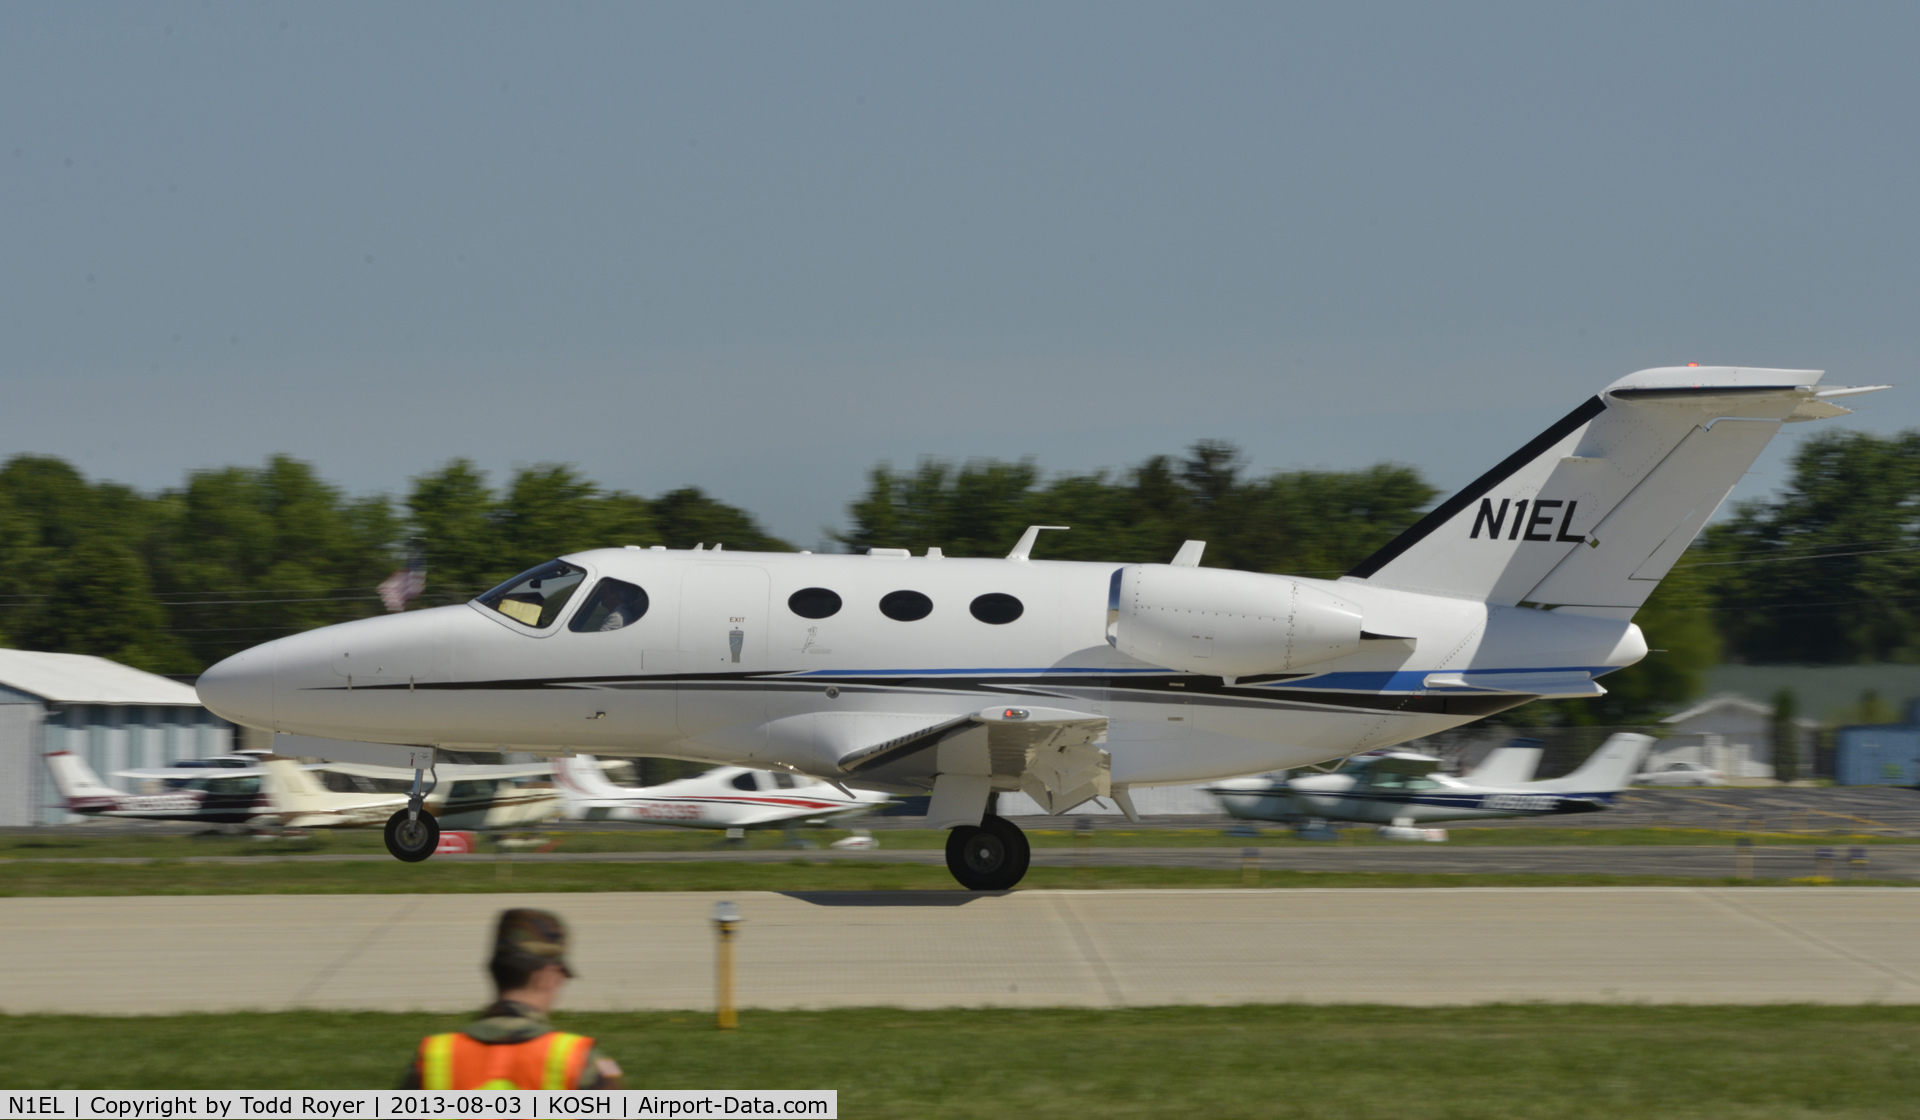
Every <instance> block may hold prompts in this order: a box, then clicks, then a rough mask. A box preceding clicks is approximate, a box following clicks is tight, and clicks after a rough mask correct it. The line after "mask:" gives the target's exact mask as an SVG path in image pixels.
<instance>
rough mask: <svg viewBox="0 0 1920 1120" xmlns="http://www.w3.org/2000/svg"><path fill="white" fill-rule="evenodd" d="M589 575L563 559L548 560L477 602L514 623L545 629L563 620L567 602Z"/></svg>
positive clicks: (483, 596)
mask: <svg viewBox="0 0 1920 1120" xmlns="http://www.w3.org/2000/svg"><path fill="white" fill-rule="evenodd" d="M586 578H587V573H586V572H584V571H582V570H580V569H579V568H576V567H574V566H573V565H572V564H569V563H567V562H566V561H564V560H549V561H547V562H546V563H544V564H542V565H540V566H539V567H537V568H534V569H533V570H531V571H526V572H521V573H520V574H519V575H517V576H514V577H513V578H512V579H510V580H508V581H507V582H505V583H503V584H501V585H500V586H498V587H496V588H494V589H493V590H492V591H489V592H487V593H486V594H485V595H482V596H480V598H478V599H476V600H475V602H477V603H479V604H480V605H481V606H483V607H492V608H493V609H494V610H496V611H499V612H500V613H501V614H504V615H506V616H507V617H508V618H511V619H513V620H514V621H515V622H518V623H522V624H523V625H526V626H531V627H533V628H534V629H536V630H544V629H546V628H547V627H549V626H552V625H553V624H554V623H555V622H556V621H558V620H559V618H560V612H561V611H562V610H565V609H566V606H567V600H568V599H569V598H571V597H572V596H573V593H574V592H575V591H576V590H578V589H579V587H580V582H581V581H582V580H584V579H586Z"/></svg>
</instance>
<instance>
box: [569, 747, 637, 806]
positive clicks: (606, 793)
mask: <svg viewBox="0 0 1920 1120" xmlns="http://www.w3.org/2000/svg"><path fill="white" fill-rule="evenodd" d="M553 784H554V785H557V786H559V787H560V790H561V792H562V793H564V794H565V795H566V796H568V797H570V798H574V797H625V796H627V795H628V793H629V792H630V791H628V790H624V789H621V788H620V787H619V786H616V785H614V784H613V783H612V782H610V781H608V780H607V773H606V771H604V770H602V769H600V760H599V759H597V758H595V757H593V756H592V755H590V754H577V755H574V756H572V757H570V758H556V759H554V760H553Z"/></svg>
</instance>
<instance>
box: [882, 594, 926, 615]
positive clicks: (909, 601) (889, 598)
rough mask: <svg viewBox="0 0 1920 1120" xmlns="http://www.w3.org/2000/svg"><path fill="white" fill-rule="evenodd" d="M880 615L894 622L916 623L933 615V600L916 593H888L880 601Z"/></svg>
mask: <svg viewBox="0 0 1920 1120" xmlns="http://www.w3.org/2000/svg"><path fill="white" fill-rule="evenodd" d="M880 613H881V614H884V615H886V616H887V617H888V618H891V619H893V620H894V621H895V622H918V621H920V620H921V619H923V618H925V617H927V616H928V615H930V614H932V613H933V600H932V599H929V598H927V597H926V596H925V595H922V594H920V593H919V592H918V591H889V592H887V594H886V595H884V596H882V597H881V599H880Z"/></svg>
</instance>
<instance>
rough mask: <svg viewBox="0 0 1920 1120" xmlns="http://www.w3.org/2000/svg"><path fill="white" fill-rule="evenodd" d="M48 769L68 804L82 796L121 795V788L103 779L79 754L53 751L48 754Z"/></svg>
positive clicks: (54, 785) (55, 786)
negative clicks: (114, 786) (116, 787)
mask: <svg viewBox="0 0 1920 1120" xmlns="http://www.w3.org/2000/svg"><path fill="white" fill-rule="evenodd" d="M47 769H48V770H50V771H51V772H52V773H53V788H54V789H56V790H58V791H59V792H60V797H61V798H62V799H63V800H64V801H66V802H67V804H68V805H72V804H73V803H74V802H75V801H77V800H80V799H82V798H96V797H119V796H120V791H119V790H117V789H114V788H113V787H112V786H110V785H108V784H107V783H105V782H103V781H101V780H100V776H99V775H98V774H95V773H94V772H93V767H91V766H88V765H87V764H86V763H85V762H83V761H81V759H80V756H79V755H77V754H73V753H71V752H68V751H53V752H51V753H49V754H48V755H47Z"/></svg>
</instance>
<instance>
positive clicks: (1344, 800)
mask: <svg viewBox="0 0 1920 1120" xmlns="http://www.w3.org/2000/svg"><path fill="white" fill-rule="evenodd" d="M1652 744H1653V738H1652V737H1651V736H1648V735H1635V734H1632V733H1630V732H1622V733H1620V734H1618V735H1614V736H1612V737H1611V738H1609V739H1608V740H1607V741H1606V742H1604V743H1602V744H1600V749H1599V750H1597V751H1595V752H1593V755H1592V757H1590V758H1588V759H1587V761H1586V762H1585V763H1584V764H1583V765H1582V766H1581V767H1580V768H1579V769H1578V770H1575V771H1574V772H1573V773H1571V774H1568V775H1567V776H1566V777H1563V778H1549V779H1547V780H1546V781H1540V782H1530V781H1527V780H1526V778H1525V777H1522V778H1519V779H1517V780H1515V779H1514V778H1513V775H1514V774H1518V773H1525V774H1526V775H1528V776H1531V774H1532V771H1533V768H1534V767H1535V766H1537V765H1538V764H1539V761H1540V752H1539V750H1538V749H1537V748H1519V747H1516V748H1509V749H1510V750H1511V752H1512V753H1510V754H1501V753H1500V752H1498V751H1496V752H1495V753H1494V754H1493V755H1491V756H1489V757H1488V759H1487V762H1486V764H1484V765H1482V766H1480V767H1479V768H1478V769H1476V770H1475V771H1474V772H1473V773H1471V774H1469V775H1467V776H1466V777H1462V778H1455V777H1450V776H1448V775H1446V774H1441V773H1438V772H1437V771H1438V770H1439V768H1440V760H1439V759H1437V758H1434V757H1432V756H1431V755H1424V754H1410V753H1408V752H1405V751H1374V752H1371V753H1369V754H1364V755H1360V756H1358V757H1355V758H1353V759H1350V760H1348V762H1347V763H1346V764H1345V765H1343V766H1341V767H1340V769H1338V770H1336V771H1334V772H1333V773H1331V774H1309V775H1307V776H1305V777H1300V778H1237V779H1234V780H1231V781H1225V782H1215V783H1214V784H1213V785H1211V786H1209V787H1208V792H1210V793H1212V794H1213V795H1214V796H1216V797H1218V798H1219V799H1220V803H1221V804H1222V805H1224V806H1225V807H1226V810H1227V812H1229V813H1231V814H1233V815H1234V816H1236V817H1239V818H1240V819H1242V820H1255V821H1290V822H1292V821H1306V820H1312V819H1316V818H1317V819H1320V820H1329V821H1358V822H1361V823H1365V824H1378V825H1392V826H1395V827H1400V828H1407V827H1412V826H1414V825H1419V824H1426V823H1430V822H1437V821H1467V820H1487V819H1491V818H1495V817H1536V816H1550V815H1554V814H1559V813H1592V812H1596V811H1598V810H1601V809H1607V808H1611V807H1612V805H1613V800H1614V798H1615V797H1618V796H1619V794H1620V791H1622V790H1624V789H1626V788H1627V784H1628V783H1629V782H1630V781H1631V780H1632V779H1633V774H1634V771H1636V770H1638V769H1639V767H1640V760H1641V759H1643V758H1645V757H1646V754H1647V748H1648V747H1649V746H1651V745H1652ZM1527 755H1531V756H1532V757H1531V758H1530V759H1529V758H1527V757H1526V756H1527ZM1490 779H1492V780H1490Z"/></svg>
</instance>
